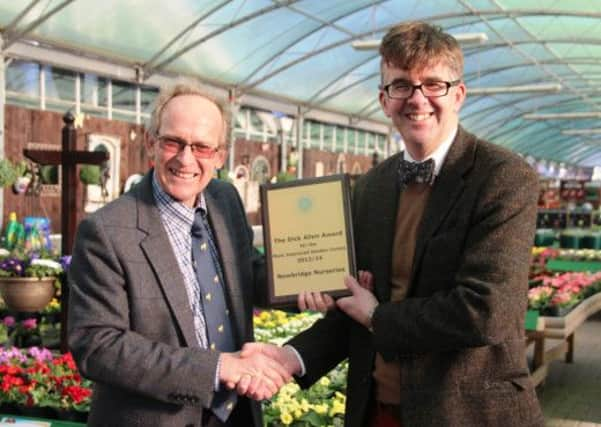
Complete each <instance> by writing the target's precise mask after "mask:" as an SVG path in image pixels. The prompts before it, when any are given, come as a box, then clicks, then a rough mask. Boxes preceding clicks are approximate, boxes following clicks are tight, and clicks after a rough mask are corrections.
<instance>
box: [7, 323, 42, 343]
mask: <svg viewBox="0 0 601 427" xmlns="http://www.w3.org/2000/svg"><path fill="white" fill-rule="evenodd" d="M2 325H3V326H4V327H5V328H6V329H7V337H6V338H7V339H6V340H5V341H8V342H9V343H10V344H12V345H14V346H17V347H29V346H32V345H39V344H40V343H41V341H42V339H41V336H40V330H39V325H38V320H37V319H36V318H35V317H30V318H27V319H24V320H21V321H17V320H16V319H15V318H14V317H13V316H6V317H4V318H3V319H2Z"/></svg>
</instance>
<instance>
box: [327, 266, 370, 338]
mask: <svg viewBox="0 0 601 427" xmlns="http://www.w3.org/2000/svg"><path fill="white" fill-rule="evenodd" d="M344 284H345V285H346V287H347V288H348V289H349V290H350V291H351V292H352V295H351V296H349V297H344V298H339V299H338V300H337V301H336V305H337V306H338V308H339V309H340V310H342V311H344V312H345V313H346V314H348V315H349V316H350V317H352V318H353V319H354V320H355V321H357V322H359V323H360V324H362V325H363V326H365V327H366V328H368V327H369V326H370V321H371V315H372V314H373V311H374V309H375V308H376V306H377V305H378V300H377V299H376V297H375V296H374V295H373V294H372V293H371V292H370V291H369V290H368V289H365V288H363V287H361V285H359V283H358V282H357V280H355V278H354V277H352V276H346V277H345V278H344Z"/></svg>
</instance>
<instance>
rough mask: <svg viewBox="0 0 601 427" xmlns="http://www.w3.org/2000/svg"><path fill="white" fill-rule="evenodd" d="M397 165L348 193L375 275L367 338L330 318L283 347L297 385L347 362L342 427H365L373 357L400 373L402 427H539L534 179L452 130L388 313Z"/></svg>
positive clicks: (502, 154) (364, 262)
mask: <svg viewBox="0 0 601 427" xmlns="http://www.w3.org/2000/svg"><path fill="white" fill-rule="evenodd" d="M398 158H399V156H398V155H397V156H393V157H391V158H389V159H387V160H386V161H384V162H383V163H382V164H380V165H378V167H376V168H374V169H373V170H372V171H370V172H369V173H368V174H367V175H366V176H365V177H363V178H362V179H361V180H359V182H357V185H356V187H355V191H354V199H353V215H354V219H353V222H354V232H355V239H356V254H357V264H358V267H359V268H360V269H364V270H369V271H371V272H372V273H373V274H374V280H375V282H374V285H375V289H374V292H375V294H376V296H377V298H378V300H379V301H380V305H379V307H378V308H377V310H376V312H375V314H374V318H373V325H374V334H373V335H372V334H371V333H369V332H368V331H367V330H366V329H365V328H364V327H363V326H361V325H359V324H357V323H355V322H353V321H351V320H350V319H349V318H348V317H346V316H344V315H343V314H341V313H340V312H334V313H330V314H329V315H328V316H326V317H325V318H324V319H323V320H321V321H319V322H317V323H316V324H315V325H314V326H313V327H312V328H311V329H309V330H308V331H306V332H305V333H302V334H300V335H299V336H297V337H296V338H295V339H293V340H292V341H291V344H292V345H293V346H294V347H295V348H296V349H297V350H298V351H299V352H300V354H301V356H302V357H303V359H304V361H305V364H306V367H307V374H306V375H305V376H304V377H303V378H301V379H299V381H300V382H301V383H302V385H303V386H308V385H309V384H311V383H313V382H314V381H316V380H317V379H319V377H320V376H321V375H323V374H324V373H326V372H327V371H329V370H330V369H331V368H332V367H334V366H335V365H336V364H337V363H338V362H340V361H341V360H343V359H344V358H346V357H348V358H349V376H348V388H347V405H346V417H345V425H346V426H349V427H358V426H363V425H366V419H367V416H368V415H367V414H368V410H369V402H370V399H371V398H372V390H373V379H372V370H373V361H374V354H375V352H376V351H377V352H379V353H381V354H382V355H383V356H384V358H385V359H388V360H393V359H396V360H398V361H399V363H400V366H401V378H400V379H399V380H400V387H401V390H400V391H401V398H402V404H401V414H400V415H401V418H402V423H403V425H404V426H409V427H420V426H424V427H430V426H448V427H451V426H452V427H483V426H491V427H492V426H498V427H511V426H516V427H517V426H542V425H543V418H542V414H541V411H540V408H539V404H538V401H537V398H536V395H535V392H534V390H533V386H532V383H531V381H530V378H529V373H528V367H527V364H526V353H525V337H524V315H525V312H526V304H527V288H528V285H527V283H528V281H527V279H528V266H529V261H530V251H531V245H532V242H533V236H534V230H535V218H536V199H537V195H538V178H537V175H536V173H535V172H534V171H533V170H532V169H531V168H530V167H529V166H528V165H527V164H526V163H525V162H524V161H523V160H521V159H520V158H519V157H518V156H517V155H515V154H512V153H510V152H509V151H507V150H505V149H502V148H500V147H498V146H496V145H493V144H490V143H487V142H485V141H481V140H478V139H477V138H476V137H475V136H473V135H471V134H469V133H467V132H466V131H464V130H463V129H461V128H460V129H459V131H458V133H457V136H456V139H455V141H454V142H453V144H452V146H451V148H450V150H449V153H448V155H447V158H446V160H445V163H444V165H443V167H442V170H441V171H440V174H439V176H438V177H437V179H436V181H435V183H434V185H433V188H432V193H431V196H430V199H429V200H428V204H427V206H426V208H425V212H424V216H423V219H422V221H421V224H420V228H419V233H418V236H419V237H418V240H417V242H416V250H415V257H414V261H413V269H412V276H411V277H412V279H411V282H410V283H411V285H410V286H411V287H410V291H409V294H408V298H407V299H406V300H404V301H402V302H400V303H396V304H393V303H390V302H388V301H389V300H390V286H389V278H390V269H391V264H392V263H393V262H394V260H392V259H391V254H392V241H393V235H394V224H395V218H396V210H397V203H398V194H399V193H398V192H399V188H398V184H397V164H398Z"/></svg>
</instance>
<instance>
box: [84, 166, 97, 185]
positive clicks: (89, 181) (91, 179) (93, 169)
mask: <svg viewBox="0 0 601 427" xmlns="http://www.w3.org/2000/svg"><path fill="white" fill-rule="evenodd" d="M100 175H101V172H100V166H98V165H83V166H82V167H81V168H80V169H79V180H80V181H81V182H83V183H84V184H86V185H100V184H101V180H100Z"/></svg>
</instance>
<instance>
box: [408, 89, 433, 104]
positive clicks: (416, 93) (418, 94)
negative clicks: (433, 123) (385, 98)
mask: <svg viewBox="0 0 601 427" xmlns="http://www.w3.org/2000/svg"><path fill="white" fill-rule="evenodd" d="M407 99H408V100H412V99H414V100H416V101H423V100H424V99H428V97H427V96H426V95H424V92H422V86H419V87H415V86H414V87H413V93H412V94H411V96H410V97H409V98H407Z"/></svg>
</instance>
